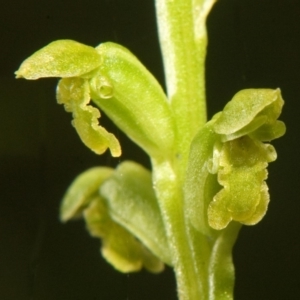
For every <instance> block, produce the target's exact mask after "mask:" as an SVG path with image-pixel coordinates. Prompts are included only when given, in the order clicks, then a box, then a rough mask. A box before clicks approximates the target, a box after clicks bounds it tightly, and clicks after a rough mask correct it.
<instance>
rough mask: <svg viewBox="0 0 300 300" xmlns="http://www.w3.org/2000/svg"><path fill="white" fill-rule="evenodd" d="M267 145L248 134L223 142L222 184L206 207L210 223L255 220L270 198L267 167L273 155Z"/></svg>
mask: <svg viewBox="0 0 300 300" xmlns="http://www.w3.org/2000/svg"><path fill="white" fill-rule="evenodd" d="M275 153H276V152H275V150H274V148H273V147H272V146H270V145H265V144H263V143H261V142H258V141H255V140H252V139H251V138H249V137H248V136H245V137H242V138H239V139H236V140H233V141H229V142H226V143H224V145H223V149H222V153H221V157H220V169H219V172H218V181H219V183H220V184H221V185H222V186H223V189H222V190H221V191H219V192H218V193H217V194H216V195H215V197H214V199H213V201H212V202H211V203H210V204H209V207H208V222H209V225H210V226H211V227H212V228H214V229H217V230H220V229H223V228H225V227H226V226H227V225H228V223H229V222H230V221H231V220H235V221H238V222H241V223H243V224H251V225H252V224H256V223H257V222H258V221H260V220H261V218H262V217H263V216H264V214H265V213H266V210H267V204H268V202H269V196H268V192H267V186H266V183H265V179H266V178H267V170H266V167H267V165H268V162H270V161H272V160H274V159H275V158H276V154H275Z"/></svg>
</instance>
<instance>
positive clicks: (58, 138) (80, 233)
mask: <svg viewBox="0 0 300 300" xmlns="http://www.w3.org/2000/svg"><path fill="white" fill-rule="evenodd" d="M0 4H1V9H0V38H1V40H0V41H1V47H0V62H1V64H0V66H1V68H0V76H1V78H0V299H1V300H23V299H24V300H27V299H34V300H54V299H55V300H98V299H102V300H108V299H112V300H121V299H124V300H125V299H128V300H144V299H145V300H146V299H153V300H154V299H155V300H160V299H161V300H163V299H164V300H165V299H168V300H173V299H176V292H175V280H174V277H173V273H172V270H170V269H167V270H166V271H165V272H164V273H162V274H161V275H151V274H148V273H146V272H144V271H143V272H141V273H138V274H130V275H124V274H120V273H117V272H116V271H114V270H113V269H112V267H111V266H110V265H108V264H107V263H106V262H105V261H104V260H103V259H102V258H101V257H100V255H99V245H100V244H99V240H97V239H92V238H90V237H89V235H88V233H87V232H86V230H85V227H84V224H83V222H82V221H77V222H70V223H68V224H66V225H63V224H61V223H60V222H59V220H58V208H59V204H60V199H61V197H62V195H63V194H64V191H65V189H66V187H67V186H68V185H69V184H70V182H71V181H72V180H73V178H74V177H75V176H76V175H77V174H79V173H80V172H82V171H84V170H85V169H87V168H89V167H91V166H95V165H99V164H100V165H107V166H115V165H117V164H118V163H119V162H120V161H123V160H125V159H134V160H136V161H139V162H141V163H143V164H144V165H145V166H149V161H148V159H147V157H146V155H145V154H144V153H143V152H142V151H141V150H139V149H138V148H137V147H136V146H134V145H133V144H132V143H131V142H130V141H128V140H127V139H126V137H125V136H124V135H123V134H122V133H121V132H120V131H119V130H118V129H117V128H115V127H114V125H113V124H111V123H110V122H109V120H107V119H106V117H105V116H104V115H103V116H102V118H101V123H102V124H104V126H105V127H106V128H108V129H109V131H112V132H114V133H115V134H116V135H117V136H118V138H119V139H120V142H121V145H122V148H123V153H124V154H123V156H122V157H121V158H119V159H113V158H111V157H110V155H109V153H106V154H104V155H103V156H100V157H99V156H96V155H94V154H93V153H92V152H91V151H90V150H89V149H87V148H85V146H83V145H82V144H81V142H80V140H79V138H78V136H77V134H76V133H75V131H74V129H73V128H72V127H71V125H70V120H71V115H70V114H67V113H65V112H64V109H63V107H60V106H58V105H57V104H56V101H55V86H56V82H57V80H56V79H48V80H39V81H25V80H15V79H14V75H13V72H14V71H15V70H17V69H18V67H19V65H20V63H21V62H22V61H23V60H24V59H25V58H26V57H28V56H29V55H31V54H32V53H33V52H34V51H36V50H38V49H39V48H41V47H43V46H44V45H46V44H48V43H49V42H51V41H53V40H57V39H66V38H68V39H74V40H77V41H80V42H82V43H85V44H88V45H92V46H96V45H98V44H99V43H101V42H104V41H114V42H118V43H120V44H123V45H124V46H126V47H128V48H129V49H130V50H131V51H132V52H133V53H135V54H136V55H137V56H138V57H139V58H140V60H141V61H142V62H143V63H144V64H145V65H146V66H147V67H148V68H149V69H150V71H151V72H152V73H154V75H155V76H156V77H157V78H158V80H159V81H160V82H161V83H162V84H164V83H163V80H164V79H163V71H162V63H161V57H160V52H159V46H158V41H157V33H156V25H155V14H154V4H153V0H127V1H125V0H98V1H94V0H93V1H88V0H72V1H71V0H61V1H59V0H45V1H41V0H26V1H23V0H12V1H10V2H6V1H3V0H0ZM208 32H209V47H208V57H207V98H208V112H209V116H210V117H211V116H212V114H214V113H215V112H217V111H219V110H221V109H222V108H223V106H224V105H225V103H226V102H227V101H228V100H230V99H231V97H232V96H233V95H234V94H235V93H236V92H237V91H238V90H240V89H243V88H249V87H256V88H259V87H270V88H276V87H280V88H281V89H282V93H283V97H284V99H285V100H286V105H285V107H284V111H283V114H282V117H281V119H282V120H284V121H285V122H286V125H287V129H288V131H287V134H286V135H285V137H284V138H282V139H280V140H278V141H275V142H274V145H275V146H276V149H277V152H278V160H277V161H276V163H273V164H271V165H270V167H269V170H270V175H269V179H268V185H269V187H270V193H271V203H270V207H269V211H268V213H267V215H266V217H265V218H264V219H263V221H262V222H261V223H260V224H258V225H257V226H254V227H244V228H243V229H242V231H241V233H240V236H239V239H238V241H237V243H236V246H235V249H234V260H235V266H236V276H237V279H236V288H235V299H236V300H253V299H257V300H264V299H275V300H282V299H284V300H293V299H295V300H296V299H300V280H299V269H300V263H299V253H300V241H299V229H300V226H299V225H300V224H299V213H300V209H299V200H300V199H299V195H300V181H299V173H300V160H299V146H300V143H299V137H300V133H299V127H300V126H299V112H298V111H299V99H300V58H299V56H300V42H299V41H300V1H298V0H297V1H296V0H294V1H293V0H219V2H218V3H217V4H216V5H215V7H214V9H213V11H212V12H211V14H210V16H209V19H208Z"/></svg>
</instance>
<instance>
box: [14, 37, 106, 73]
mask: <svg viewBox="0 0 300 300" xmlns="http://www.w3.org/2000/svg"><path fill="white" fill-rule="evenodd" d="M100 64H101V57H100V56H99V54H98V53H97V51H96V50H95V49H94V48H92V47H90V46H86V45H84V44H81V43H78V42H75V41H72V40H58V41H55V42H52V43H50V44H48V45H47V46H45V47H43V48H42V49H40V50H38V51H36V52H35V53H34V54H32V55H31V56H30V57H29V58H27V59H26V60H24V62H23V63H22V64H21V66H20V68H19V70H18V71H16V72H15V74H16V77H17V78H26V79H38V78H44V77H62V78H66V77H77V76H80V75H83V74H85V73H88V72H90V71H92V70H94V69H96V68H97V67H99V66H100Z"/></svg>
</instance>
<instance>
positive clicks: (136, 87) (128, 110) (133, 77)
mask: <svg viewBox="0 0 300 300" xmlns="http://www.w3.org/2000/svg"><path fill="white" fill-rule="evenodd" d="M96 50H97V51H98V53H99V55H100V56H101V58H102V64H101V66H100V67H99V69H98V75H94V76H93V77H92V78H91V79H90V81H89V83H90V90H91V97H92V99H93V101H94V102H95V104H96V105H97V106H99V107H100V108H101V109H102V110H103V111H104V112H105V113H106V114H107V115H108V116H109V118H110V119H111V120H112V121H113V122H114V123H115V124H116V125H117V126H118V127H119V128H120V129H121V130H122V131H124V132H125V133H126V135H127V136H128V137H129V138H130V139H132V140H133V141H134V142H135V143H137V144H138V145H139V146H140V147H141V148H143V149H144V150H145V151H146V152H147V153H148V154H149V155H150V156H151V157H161V156H165V157H168V156H170V155H171V153H173V151H174V140H175V123H174V119H173V113H172V111H171V108H170V105H169V103H168V99H167V97H166V95H165V94H164V91H163V90H162V88H161V86H160V85H159V83H158V82H157V80H156V79H155V78H154V77H153V75H152V74H151V73H150V72H149V71H148V70H147V69H146V68H145V67H144V66H143V65H142V63H141V62H140V61H139V60H138V59H137V58H136V57H135V56H134V55H133V54H132V53H131V52H130V51H129V50H128V49H126V48H124V47H122V46H120V45H118V44H114V43H110V42H108V43H102V44H100V45H99V46H98V47H96Z"/></svg>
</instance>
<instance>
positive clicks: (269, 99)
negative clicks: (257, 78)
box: [214, 89, 283, 139]
mask: <svg viewBox="0 0 300 300" xmlns="http://www.w3.org/2000/svg"><path fill="white" fill-rule="evenodd" d="M282 106H283V99H282V97H281V94H280V90H279V89H277V90H271V89H246V90H242V91H240V92H238V93H237V94H235V96H234V97H233V98H232V100H231V101H229V102H228V104H227V105H226V106H225V108H224V110H223V111H222V113H221V114H220V116H219V117H218V118H217V120H216V122H215V125H214V129H215V131H216V133H218V134H222V135H232V134H233V133H236V134H235V136H233V137H232V138H231V139H233V138H237V137H239V136H242V135H245V134H247V133H249V132H251V131H253V130H255V129H257V128H258V127H259V126H258V125H262V121H259V124H258V123H257V121H256V120H255V119H256V118H257V117H260V120H263V123H270V124H271V123H273V122H275V120H276V119H277V118H278V116H279V115H280V113H281V108H282ZM252 122H254V123H253V125H251V123H252ZM246 126H249V127H248V128H247V130H243V128H245V127H246ZM240 130H243V132H242V133H238V132H239V131H240Z"/></svg>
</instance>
